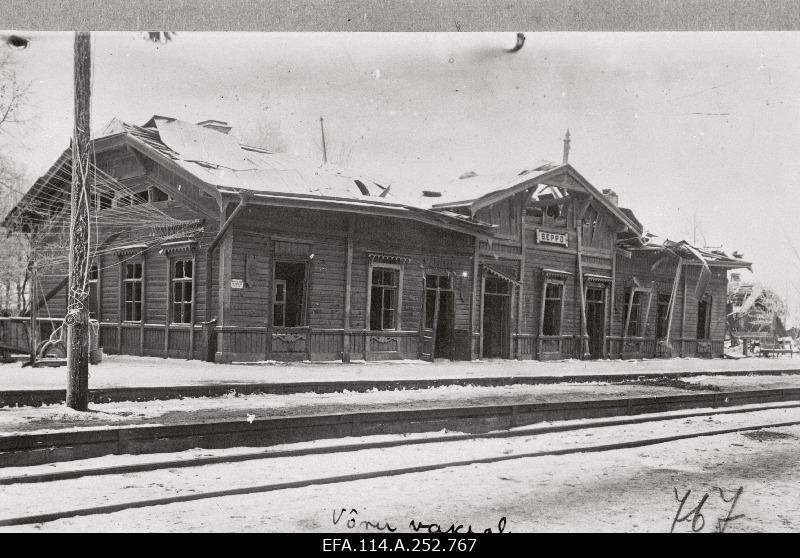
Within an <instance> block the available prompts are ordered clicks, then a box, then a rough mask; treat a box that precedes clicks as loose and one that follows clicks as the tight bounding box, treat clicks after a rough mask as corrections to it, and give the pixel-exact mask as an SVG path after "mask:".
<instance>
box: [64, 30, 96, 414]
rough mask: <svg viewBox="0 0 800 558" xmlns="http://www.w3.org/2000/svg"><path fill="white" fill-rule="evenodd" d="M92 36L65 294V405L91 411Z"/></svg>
mask: <svg viewBox="0 0 800 558" xmlns="http://www.w3.org/2000/svg"><path fill="white" fill-rule="evenodd" d="M90 40H91V37H90V35H89V33H88V32H77V33H75V56H74V59H75V62H74V68H75V69H74V80H75V81H74V83H75V85H74V91H75V130H74V135H73V138H72V191H71V197H70V241H69V282H68V289H67V314H66V316H65V318H64V322H65V324H66V326H67V406H68V407H70V408H71V409H75V410H76V411H86V410H87V409H88V407H89V308H88V304H87V303H88V298H89V297H88V292H87V290H88V289H87V287H88V284H87V281H88V271H89V265H88V264H89V254H88V252H89V199H90V198H89V162H90V157H89V143H90V141H91V131H90V122H91V119H90V112H91V84H92V70H91V46H90Z"/></svg>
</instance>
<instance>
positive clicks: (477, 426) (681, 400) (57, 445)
mask: <svg viewBox="0 0 800 558" xmlns="http://www.w3.org/2000/svg"><path fill="white" fill-rule="evenodd" d="M790 401H800V388H791V389H760V390H748V391H727V392H712V393H708V392H703V393H692V394H679V395H666V396H649V397H632V398H613V399H601V400H592V401H573V402H558V403H533V404H520V405H490V406H466V407H455V408H429V409H410V410H395V411H372V412H358V413H338V414H329V415H306V416H291V417H270V418H264V419H256V420H254V421H253V422H248V421H218V422H204V423H196V424H180V425H164V426H132V427H116V428H107V429H93V430H80V431H68V432H55V433H48V434H20V435H10V436H0V466H28V465H39V464H43V463H52V462H55V461H70V460H75V459H84V458H89V457H99V456H102V455H110V454H129V453H169V452H176V451H182V450H188V449H193V448H205V449H219V448H231V447H247V446H251V447H267V446H274V445H278V444H286V443H293V442H305V441H311V440H319V439H328V438H343V437H348V436H368V435H375V434H407V433H415V432H435V431H438V430H442V429H446V430H454V431H460V432H466V433H486V432H489V431H492V430H506V429H510V428H515V427H519V426H526V425H530V424H535V423H537V422H547V421H561V420H574V419H591V418H604V417H619V416H628V415H641V414H647V413H659V412H667V411H678V410H685V409H692V408H695V409H696V408H719V407H734V406H741V405H752V404H765V403H779V402H790Z"/></svg>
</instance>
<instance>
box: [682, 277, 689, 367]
mask: <svg viewBox="0 0 800 558" xmlns="http://www.w3.org/2000/svg"><path fill="white" fill-rule="evenodd" d="M688 295H689V277H688V274H687V273H686V272H684V273H683V300H682V301H681V353H680V354H681V356H683V355H684V354H685V353H686V351H685V350H684V349H685V347H684V343H685V341H684V339H686V297H687V296H688Z"/></svg>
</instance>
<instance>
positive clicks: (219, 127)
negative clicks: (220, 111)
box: [197, 120, 233, 135]
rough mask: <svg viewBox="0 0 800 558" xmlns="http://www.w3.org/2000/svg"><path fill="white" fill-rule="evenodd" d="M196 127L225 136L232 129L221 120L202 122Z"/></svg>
mask: <svg viewBox="0 0 800 558" xmlns="http://www.w3.org/2000/svg"><path fill="white" fill-rule="evenodd" d="M197 125H198V126H202V127H203V128H208V129H210V130H215V131H217V132H219V133H221V134H226V135H227V134H228V132H230V131H231V130H232V129H233V126H228V123H227V122H223V121H222V120H203V121H202V122H198V123H197Z"/></svg>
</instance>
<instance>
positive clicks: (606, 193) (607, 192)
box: [603, 188, 619, 207]
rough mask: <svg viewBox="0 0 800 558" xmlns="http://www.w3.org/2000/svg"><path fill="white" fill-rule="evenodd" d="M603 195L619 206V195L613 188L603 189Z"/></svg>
mask: <svg viewBox="0 0 800 558" xmlns="http://www.w3.org/2000/svg"><path fill="white" fill-rule="evenodd" d="M603 197H604V198H605V199H607V200H608V201H610V202H611V203H613V204H614V205H615V206H617V207H619V196H618V195H617V193H616V192H615V191H614V190H612V189H611V188H605V189H603Z"/></svg>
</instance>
